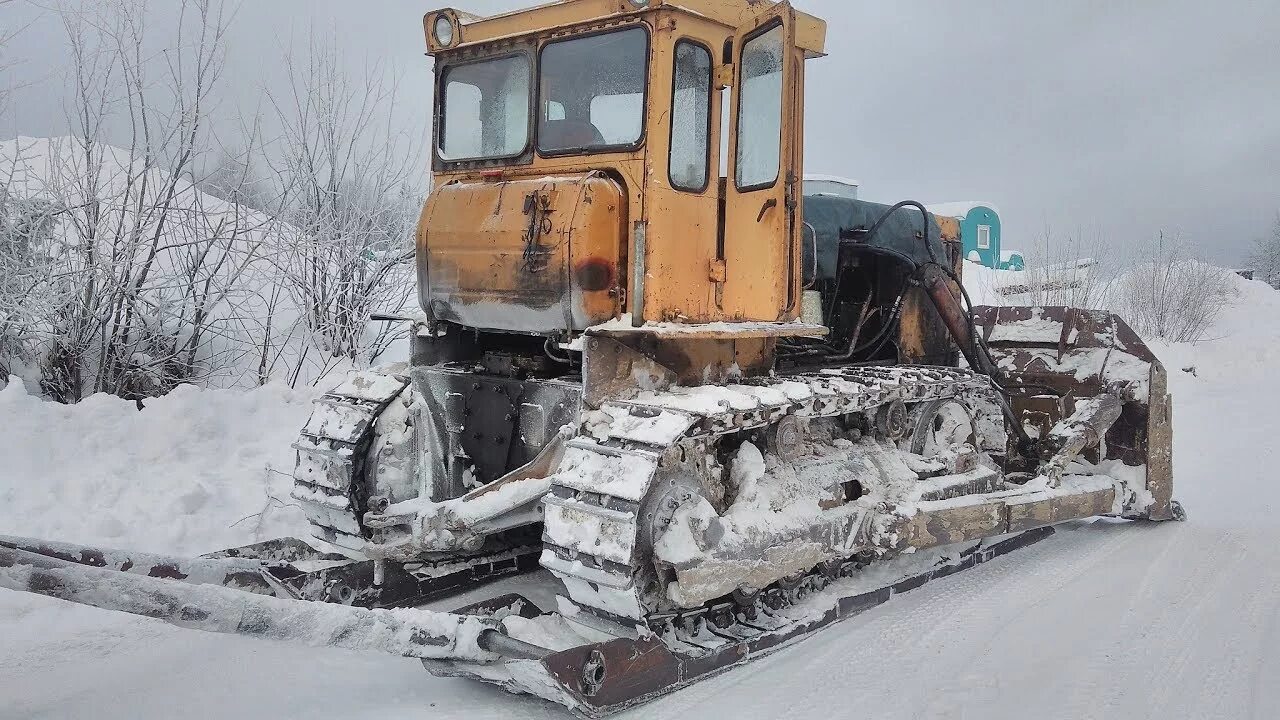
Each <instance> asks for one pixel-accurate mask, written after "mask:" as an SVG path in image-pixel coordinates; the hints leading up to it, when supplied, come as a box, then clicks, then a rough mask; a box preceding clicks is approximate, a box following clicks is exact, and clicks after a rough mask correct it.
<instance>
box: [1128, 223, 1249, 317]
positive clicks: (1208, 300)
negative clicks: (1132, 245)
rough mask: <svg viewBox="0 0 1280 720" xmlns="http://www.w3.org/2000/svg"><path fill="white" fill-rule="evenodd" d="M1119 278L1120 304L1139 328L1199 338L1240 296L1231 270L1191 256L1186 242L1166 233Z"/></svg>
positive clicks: (1150, 245)
mask: <svg viewBox="0 0 1280 720" xmlns="http://www.w3.org/2000/svg"><path fill="white" fill-rule="evenodd" d="M1144 250H1145V252H1144V253H1143V255H1144V256H1145V257H1144V259H1143V260H1142V261H1140V262H1139V263H1138V264H1137V265H1136V266H1135V267H1134V268H1133V269H1132V270H1130V271H1129V272H1128V273H1126V274H1124V275H1122V276H1121V277H1120V278H1119V279H1118V280H1117V300H1118V302H1117V309H1118V310H1120V312H1121V314H1122V315H1123V316H1124V318H1125V319H1126V320H1127V321H1128V322H1129V324H1130V325H1132V326H1133V328H1134V329H1135V330H1137V331H1138V333H1139V334H1142V335H1145V336H1150V337H1159V338H1163V339H1165V340H1168V341H1171V342H1195V341H1197V340H1201V339H1203V337H1204V333H1205V331H1206V330H1208V328H1209V327H1210V326H1211V325H1212V324H1213V322H1214V320H1216V319H1217V317H1218V316H1219V314H1221V313H1222V311H1223V309H1225V308H1226V307H1228V306H1229V305H1230V304H1231V303H1232V301H1233V300H1234V299H1235V298H1236V294H1237V291H1236V287H1235V282H1234V280H1235V278H1234V277H1232V273H1231V271H1229V270H1224V269H1223V268H1220V267H1215V266H1213V265H1209V264H1207V263H1203V262H1200V261H1198V260H1194V259H1191V258H1189V257H1187V255H1186V250H1185V246H1184V244H1183V243H1181V242H1180V241H1177V240H1170V239H1167V238H1165V237H1164V235H1163V234H1162V235H1161V236H1160V238H1159V239H1158V240H1157V241H1155V242H1154V243H1150V244H1149V245H1148V246H1147V247H1146V248H1144Z"/></svg>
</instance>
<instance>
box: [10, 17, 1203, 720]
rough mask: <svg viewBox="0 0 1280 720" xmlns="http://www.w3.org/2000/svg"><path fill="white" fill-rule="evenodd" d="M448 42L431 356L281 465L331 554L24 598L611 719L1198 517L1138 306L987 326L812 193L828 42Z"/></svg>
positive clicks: (243, 553)
mask: <svg viewBox="0 0 1280 720" xmlns="http://www.w3.org/2000/svg"><path fill="white" fill-rule="evenodd" d="M424 31H425V36H426V43H427V50H428V54H429V55H431V56H432V57H433V58H434V61H435V62H434V83H435V85H434V89H435V92H434V123H433V138H432V140H433V142H432V146H433V153H432V160H431V163H432V168H431V169H432V178H431V179H432V187H433V189H432V191H431V192H430V195H429V197H428V198H427V201H426V203H425V206H424V208H423V209H422V214H421V220H420V223H419V226H418V231H417V237H416V267H417V283H418V291H419V300H420V302H419V306H420V310H419V312H415V313H413V314H411V315H404V316H388V317H385V318H382V319H384V320H387V321H394V322H403V323H405V324H406V325H407V326H408V327H409V328H410V333H409V334H410V338H411V351H410V358H409V359H408V361H406V362H400V363H397V364H394V365H390V366H385V367H381V368H376V369H372V370H368V371H361V372H356V373H353V374H351V375H350V376H349V377H348V378H347V379H346V380H345V381H344V382H343V383H342V384H341V385H339V386H338V387H335V388H333V389H332V390H330V391H328V392H327V393H325V394H324V395H323V396H322V397H321V398H319V400H317V402H316V404H315V406H314V410H313V412H312V415H311V417H310V419H309V420H308V422H307V424H306V426H305V427H304V428H303V429H302V431H301V434H300V436H299V438H298V440H297V442H296V444H295V445H294V448H295V449H296V451H297V468H296V471H295V473H294V489H293V500H294V501H295V502H296V503H298V504H299V505H300V506H301V507H302V508H303V509H304V510H305V512H306V514H307V516H308V518H309V520H310V523H311V527H312V534H313V537H310V538H306V539H305V540H303V539H297V538H288V539H281V540H276V541H270V542H266V543H261V544H258V545H253V546H247V547H243V548H236V549H233V550H228V551H223V552H221V553H214V554H211V555H209V556H205V557H201V558H194V559H180V558H169V557H160V556H153V555H145V554H139V553H133V552H126V551H119V550H105V549H100V548H85V547H77V546H72V545H67V544H60V543H51V542H43V541H39V540H32V539H27V538H13V537H8V538H0V586H4V587H8V588H13V589H19V590H25V591H31V592H37V593H42V594H45V595H50V596H54V597H59V598H63V599H66V600H71V601H75V602H81V603H86V604H91V605H96V606H99V607H106V608H111V609H115V610H120V611H124V612H132V613H136V614H141V615H146V616H149V617H154V618H158V619H161V620H165V621H168V622H172V623H175V624H178V625H183V626H187V627H193V628H197V629H203V630H210V631H215V632H230V633H240V634H249V635H256V636H262V637H266V638H271V639H276V640H282V641H292V642H302V643H311V644H315V645H324V646H340V647H354V648H360V649H366V650H370V651H377V652H390V653H395V654H400V655H404V656H407V657H414V658H420V659H421V660H422V661H423V663H424V665H425V666H426V667H427V668H428V669H429V670H430V671H431V672H433V673H435V674H438V675H445V676H462V677H469V678H474V679H478V680H482V681H485V682H491V683H496V684H499V685H501V686H503V687H505V688H507V689H508V690H511V691H513V692H520V693H528V694H531V695H535V696H538V697H541V698H544V699H547V700H550V701H552V702H556V703H560V704H562V705H564V706H566V707H567V708H570V709H571V710H573V711H576V712H578V713H580V714H583V715H588V716H596V715H600V714H604V713H608V712H611V711H614V710H617V709H619V708H623V707H627V706H630V705H634V704H637V703H640V702H643V701H646V700H648V699H651V698H653V697H656V696H658V695H661V694H663V693H667V692H670V691H672V690H675V689H677V688H680V687H682V686H684V685H687V684H690V683H692V682H695V681H697V680H698V679H700V678H703V677H706V676H708V675H711V674H714V673H717V672H720V671H722V670H724V669H726V668H729V667H732V666H734V665H738V664H740V663H743V662H746V661H748V660H750V659H752V658H755V657H758V656H761V655H764V654H767V653H770V652H773V651H775V650H779V649H781V648H784V647H786V646H788V645H790V644H793V643H794V642H796V641H798V640H800V639H802V638H805V637H807V636H809V635H811V634H813V633H814V632H816V631H818V630H819V629H821V628H823V627H825V626H828V625H831V624H833V623H835V622H837V621H840V620H843V619H846V618H849V617H852V616H854V615H856V614H858V613H860V612H862V611H864V610H866V609H868V608H870V607H874V606H876V605H879V604H881V603H884V602H886V601H888V600H889V599H890V598H891V597H892V596H893V595H895V594H898V593H901V592H906V591H910V590H913V589H914V588H916V587H919V586H920V585H922V584H924V583H925V582H928V581H931V580H935V579H940V578H943V577H945V576H948V575H951V574H953V573H956V572H959V571H962V570H965V569H968V568H971V567H974V566H976V565H978V564H981V563H983V562H986V561H989V560H992V559H994V558H996V557H999V556H1001V555H1004V554H1006V553H1009V552H1012V551H1014V550H1017V549H1019V548H1021V547H1025V546H1026V545H1028V544H1030V543H1034V542H1037V541H1040V540H1043V539H1044V538H1046V537H1048V536H1049V535H1051V534H1052V532H1053V527H1054V526H1055V525H1059V524H1061V523H1064V522H1068V521H1076V520H1081V519H1087V518H1094V517H1108V518H1125V519H1129V520H1133V521H1141V520H1146V521H1164V520H1171V519H1181V518H1182V517H1183V511H1182V508H1181V506H1180V505H1179V504H1178V503H1176V502H1175V501H1174V500H1173V499H1172V490H1173V489H1172V449H1171V448H1172V425H1171V399H1170V396H1169V394H1168V391H1167V384H1166V375H1165V369H1164V367H1163V366H1162V365H1161V364H1160V362H1159V360H1158V359H1157V358H1156V357H1155V356H1154V355H1153V354H1152V352H1151V351H1150V349H1149V348H1148V347H1147V346H1146V345H1145V344H1144V343H1143V341H1142V340H1141V339H1140V338H1139V337H1138V336H1137V335H1136V334H1135V333H1134V332H1133V331H1132V330H1131V329H1130V328H1129V326H1128V325H1126V324H1125V323H1124V322H1123V321H1122V320H1121V319H1120V318H1118V317H1116V316H1115V315H1112V314H1110V313H1106V312H1099V311H1092V310H1084V309H1076V308H1066V307H975V306H973V304H972V302H971V301H970V298H969V296H968V293H967V291H966V290H965V288H964V283H963V277H962V274H963V261H962V258H961V257H960V228H959V225H958V223H957V221H956V220H955V219H953V218H947V217H939V216H936V215H934V214H932V213H929V212H928V211H927V209H926V208H925V207H924V206H923V205H921V204H919V203H917V202H913V201H904V202H901V203H897V204H895V205H881V204H877V203H872V202H868V201H864V200H859V199H856V198H853V197H848V196H842V195H841V194H838V193H827V192H814V193H809V194H807V193H806V192H805V186H804V181H803V178H804V167H803V152H802V148H803V145H804V93H805V66H806V63H807V62H809V61H810V60H815V59H817V58H820V57H822V56H823V55H824V51H825V34H826V29H825V24H824V22H823V21H822V20H820V19H818V18H816V17H813V16H811V15H808V14H805V13H803V12H799V11H797V10H795V9H794V8H793V7H792V6H791V5H790V4H789V3H787V2H771V1H769V0H679V1H678V2H676V1H675V0H561V1H560V2H553V3H550V4H546V5H542V6H539V7H534V8H531V9H527V10H523V11H519V12H512V13H508V14H502V15H497V16H493V17H477V16H474V15H470V14H467V13H464V12H461V11H458V10H454V9H442V10H436V11H432V12H429V13H427V14H426V15H425V17H424ZM516 576H520V584H519V585H517V587H519V588H523V589H525V590H526V591H525V592H524V593H523V594H516V593H506V594H502V593H497V594H495V595H494V596H492V597H490V598H488V599H482V600H480V601H478V602H476V601H474V597H475V595H476V593H477V592H478V588H479V587H480V586H481V585H483V584H485V583H499V584H501V583H503V582H510V580H509V579H510V578H513V577H516ZM535 586H536V587H538V588H541V589H542V591H543V593H544V596H545V597H544V599H543V601H542V602H541V603H538V602H534V601H533V600H531V599H530V598H529V597H528V596H529V595H530V594H531V591H528V588H531V587H535ZM463 594H467V595H469V596H471V599H472V602H470V603H469V604H467V605H466V606H465V607H457V608H455V609H452V610H451V611H442V610H428V609H424V608H422V606H423V605H425V604H427V603H433V607H439V606H440V603H448V602H449V600H450V599H451V598H455V597H457V596H461V595H463ZM456 602H460V601H456ZM406 608H409V609H406Z"/></svg>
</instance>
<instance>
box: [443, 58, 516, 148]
mask: <svg viewBox="0 0 1280 720" xmlns="http://www.w3.org/2000/svg"><path fill="white" fill-rule="evenodd" d="M530 75H531V73H530V70H529V58H528V57H526V56H524V55H512V56H509V57H503V58H494V59H492V60H483V61H480V62H471V63H466V64H462V65H454V66H452V67H449V68H447V69H446V70H445V71H444V77H443V78H442V80H441V83H440V87H441V90H442V92H443V98H442V105H443V107H442V110H441V113H440V129H439V131H440V134H439V148H438V150H439V153H440V159H442V160H485V159H490V158H501V157H511V156H514V155H519V154H521V153H522V152H524V150H525V148H526V147H528V145H529V95H530V93H529V89H530V88H529V77H530Z"/></svg>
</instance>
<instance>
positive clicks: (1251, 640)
mask: <svg viewBox="0 0 1280 720" xmlns="http://www.w3.org/2000/svg"><path fill="white" fill-rule="evenodd" d="M1216 545H1217V547H1219V548H1221V549H1223V550H1226V549H1228V546H1234V547H1232V548H1231V549H1238V550H1239V552H1237V553H1236V554H1235V556H1234V558H1233V560H1232V562H1231V563H1230V565H1228V566H1226V568H1224V572H1219V573H1215V574H1214V579H1215V580H1216V579H1217V578H1218V577H1220V576H1221V575H1223V574H1225V570H1226V569H1230V570H1237V569H1239V568H1243V569H1244V572H1234V573H1232V574H1230V575H1229V576H1228V577H1227V582H1225V583H1219V582H1205V583H1200V584H1198V589H1199V590H1200V591H1201V593H1202V596H1201V600H1200V602H1198V603H1197V604H1196V606H1195V608H1194V610H1193V613H1192V614H1189V615H1187V616H1186V617H1185V618H1184V619H1183V621H1182V623H1181V624H1180V627H1179V628H1178V632H1176V633H1174V634H1172V635H1167V636H1164V637H1163V640H1164V643H1163V646H1165V647H1166V648H1167V647H1168V646H1169V645H1172V644H1174V643H1175V642H1176V644H1177V648H1178V652H1177V653H1176V654H1174V655H1173V658H1174V659H1173V662H1171V663H1169V665H1168V666H1167V667H1165V668H1161V667H1160V665H1159V660H1160V659H1159V657H1154V658H1152V666H1151V668H1150V670H1151V674H1152V675H1153V676H1154V678H1153V686H1152V693H1151V699H1152V704H1151V706H1150V710H1149V712H1148V714H1147V716H1148V717H1151V718H1164V717H1170V716H1172V715H1173V714H1174V713H1175V712H1176V713H1177V714H1186V715H1189V716H1195V717H1199V718H1224V719H1225V718H1232V719H1234V718H1242V717H1249V716H1255V715H1257V712H1258V706H1257V704H1256V702H1257V697H1256V695H1257V693H1256V688H1257V685H1258V682H1259V680H1262V679H1263V675H1262V674H1261V672H1260V668H1261V666H1262V664H1263V663H1262V660H1263V658H1264V655H1265V653H1266V651H1267V650H1272V651H1274V646H1270V647H1269V646H1267V645H1266V644H1265V643H1264V642H1263V638H1264V637H1265V633H1263V634H1260V633H1258V632H1257V630H1258V629H1261V628H1263V627H1264V626H1266V625H1268V624H1269V623H1268V620H1270V624H1274V620H1275V617H1276V612H1277V609H1280V608H1278V607H1277V606H1278V604H1280V603H1278V601H1277V595H1276V593H1277V590H1278V589H1280V579H1278V578H1277V571H1276V570H1275V568H1274V563H1265V562H1257V561H1256V558H1254V557H1252V555H1253V553H1254V550H1253V547H1254V546H1253V545H1252V544H1250V543H1247V542H1241V541H1239V540H1238V539H1236V538H1235V537H1234V536H1233V535H1231V534H1229V533H1228V534H1226V535H1224V536H1223V537H1222V538H1221V539H1219V540H1218V542H1217V543H1216ZM1250 581H1251V582H1250ZM1244 599H1247V602H1245V604H1244V607H1242V608H1241V607H1238V605H1237V602H1238V601H1239V600H1244ZM1208 609H1212V612H1206V610H1208ZM1193 621H1194V622H1193ZM1148 654H1149V655H1154V654H1155V652H1154V649H1153V650H1152V651H1151V652H1149V653H1148ZM1155 681H1158V682H1155ZM1271 681H1272V682H1276V681H1280V678H1276V677H1272V678H1271ZM1188 688H1195V689H1196V690H1197V692H1195V693H1192V694H1190V695H1188V696H1186V697H1180V696H1179V695H1178V694H1176V691H1177V690H1184V691H1185V689H1188ZM1184 694H1185V693H1184ZM1175 701H1177V702H1181V703H1182V706H1180V707H1174V708H1171V707H1170V706H1171V704H1172V703H1174V702H1175ZM1187 701H1194V703H1195V705H1194V706H1190V705H1188V704H1187ZM1277 709H1280V708H1274V707H1273V708H1270V711H1269V712H1268V713H1267V714H1265V715H1263V716H1264V717H1275V713H1276V711H1277Z"/></svg>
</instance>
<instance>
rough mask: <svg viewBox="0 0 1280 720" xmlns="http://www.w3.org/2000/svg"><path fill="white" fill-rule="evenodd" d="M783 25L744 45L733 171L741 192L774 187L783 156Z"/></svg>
mask: <svg viewBox="0 0 1280 720" xmlns="http://www.w3.org/2000/svg"><path fill="white" fill-rule="evenodd" d="M784 36H785V32H784V31H783V28H782V26H781V25H777V26H775V27H773V28H772V29H770V30H766V31H765V32H763V33H761V34H759V35H756V36H755V37H753V38H751V39H750V40H747V41H746V42H745V43H743V44H742V69H741V71H740V73H739V75H740V77H741V79H742V87H741V88H739V90H738V137H737V141H738V151H737V157H736V160H737V164H736V166H735V167H736V170H735V172H734V175H735V178H734V179H735V182H736V183H737V186H738V189H739V190H744V189H749V188H761V187H769V186H772V185H773V184H774V183H775V182H777V180H778V164H779V161H780V155H781V153H782V57H783V56H782V54H783V52H784V48H783V38H784Z"/></svg>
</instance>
